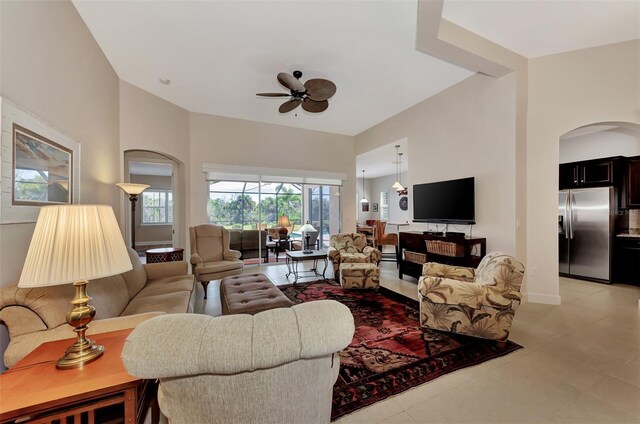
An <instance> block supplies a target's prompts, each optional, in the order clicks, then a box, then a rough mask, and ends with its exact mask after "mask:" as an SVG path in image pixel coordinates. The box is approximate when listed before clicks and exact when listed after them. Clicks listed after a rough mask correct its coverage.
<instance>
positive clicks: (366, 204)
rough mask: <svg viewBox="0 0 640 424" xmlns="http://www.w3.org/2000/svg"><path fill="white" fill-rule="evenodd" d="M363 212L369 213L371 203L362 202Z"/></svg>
mask: <svg viewBox="0 0 640 424" xmlns="http://www.w3.org/2000/svg"><path fill="white" fill-rule="evenodd" d="M360 204H361V205H362V212H369V202H362V203H360Z"/></svg>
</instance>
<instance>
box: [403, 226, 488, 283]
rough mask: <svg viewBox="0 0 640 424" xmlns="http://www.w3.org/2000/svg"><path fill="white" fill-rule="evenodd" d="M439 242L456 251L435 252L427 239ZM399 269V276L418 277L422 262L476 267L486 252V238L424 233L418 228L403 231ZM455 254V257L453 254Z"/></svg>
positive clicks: (441, 245) (420, 273)
mask: <svg viewBox="0 0 640 424" xmlns="http://www.w3.org/2000/svg"><path fill="white" fill-rule="evenodd" d="M428 241H434V242H438V243H436V244H439V245H440V246H439V247H447V248H450V250H452V251H453V252H454V253H447V254H443V253H436V252H434V251H429V250H428V249H427V242H428ZM399 249H400V254H401V256H402V260H401V261H400V268H399V271H398V277H399V278H402V276H403V275H405V274H406V275H410V276H412V277H415V278H419V277H420V276H421V275H422V264H423V263H425V262H438V263H441V264H447V265H457V266H466V267H473V268H476V267H477V266H478V264H479V263H480V261H481V260H482V258H483V257H484V256H485V255H486V254H487V239H486V238H480V237H464V238H463V237H445V236H434V235H430V234H424V233H422V232H419V231H406V232H400V246H399ZM450 255H455V256H450Z"/></svg>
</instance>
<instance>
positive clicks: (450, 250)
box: [426, 240, 464, 256]
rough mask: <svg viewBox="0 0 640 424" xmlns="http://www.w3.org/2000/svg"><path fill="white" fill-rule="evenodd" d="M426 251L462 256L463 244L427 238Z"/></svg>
mask: <svg viewBox="0 0 640 424" xmlns="http://www.w3.org/2000/svg"><path fill="white" fill-rule="evenodd" d="M426 242H427V252H430V253H435V254H436V255H443V256H464V245H463V244H458V243H451V242H448V241H440V240H427V241H426Z"/></svg>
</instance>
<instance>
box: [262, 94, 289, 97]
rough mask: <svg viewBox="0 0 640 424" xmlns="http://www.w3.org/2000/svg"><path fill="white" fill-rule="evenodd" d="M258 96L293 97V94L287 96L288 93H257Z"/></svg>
mask: <svg viewBox="0 0 640 424" xmlns="http://www.w3.org/2000/svg"><path fill="white" fill-rule="evenodd" d="M256 96H262V97H291V94H286V93H256Z"/></svg>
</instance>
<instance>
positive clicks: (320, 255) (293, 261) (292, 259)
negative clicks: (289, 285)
mask: <svg viewBox="0 0 640 424" xmlns="http://www.w3.org/2000/svg"><path fill="white" fill-rule="evenodd" d="M311 260H312V261H313V268H311V269H310V270H303V271H298V263H300V262H303V261H311ZM319 260H323V261H324V269H323V270H322V274H320V273H319V272H318V261H319ZM327 264H328V261H327V251H326V250H312V251H311V253H303V252H302V250H298V251H295V252H287V270H288V271H289V272H287V278H289V276H290V275H291V274H293V276H294V277H295V279H294V280H293V284H295V283H297V282H298V280H299V279H300V278H310V277H317V276H320V275H322V278H325V276H324V273H325V271H326V270H327ZM306 273H313V275H306V276H300V274H306Z"/></svg>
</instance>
